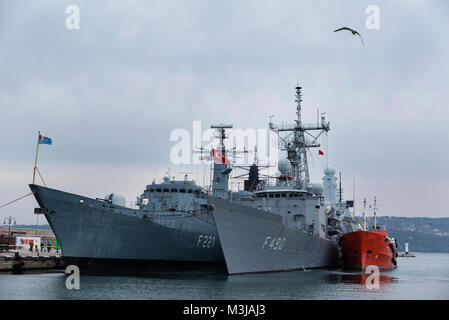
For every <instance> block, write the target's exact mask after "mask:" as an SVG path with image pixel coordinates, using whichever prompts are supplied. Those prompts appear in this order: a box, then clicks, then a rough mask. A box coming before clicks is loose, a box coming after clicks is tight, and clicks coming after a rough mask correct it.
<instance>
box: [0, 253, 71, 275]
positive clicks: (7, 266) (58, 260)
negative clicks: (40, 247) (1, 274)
mask: <svg viewBox="0 0 449 320" xmlns="http://www.w3.org/2000/svg"><path fill="white" fill-rule="evenodd" d="M64 267H65V263H64V257H63V256H62V255H61V254H56V253H55V254H52V253H49V254H42V253H40V254H38V253H29V254H23V255H22V254H21V253H20V252H18V251H16V252H4V253H0V271H21V270H39V269H41V270H42V269H60V268H64Z"/></svg>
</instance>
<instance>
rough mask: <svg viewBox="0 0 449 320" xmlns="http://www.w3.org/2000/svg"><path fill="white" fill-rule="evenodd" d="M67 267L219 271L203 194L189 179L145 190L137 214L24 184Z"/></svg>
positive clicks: (119, 202) (108, 200)
mask: <svg viewBox="0 0 449 320" xmlns="http://www.w3.org/2000/svg"><path fill="white" fill-rule="evenodd" d="M30 188H31V190H32V191H33V193H34V196H35V198H36V200H37V202H38V204H39V206H40V208H36V209H35V213H38V214H44V215H45V217H46V219H47V221H48V223H49V224H50V226H51V228H52V229H53V231H54V233H55V235H56V237H57V239H58V240H59V243H60V245H61V249H62V252H63V254H64V259H65V261H66V262H67V263H68V264H74V265H77V266H78V267H79V268H80V269H81V270H83V271H86V272H89V271H93V272H102V271H104V272H107V271H114V272H115V271H134V270H135V271H165V270H191V269H192V268H193V269H198V268H200V269H203V268H210V267H211V268H213V269H223V270H226V269H225V266H224V258H223V253H222V250H221V245H220V239H219V237H218V234H217V230H216V228H215V224H214V221H213V217H212V215H211V211H210V208H209V204H208V200H207V199H208V195H207V194H206V193H205V192H204V191H203V190H202V188H201V187H200V186H198V185H196V184H195V182H194V181H192V180H187V179H185V180H183V181H175V180H170V177H164V181H163V182H162V183H155V182H153V183H152V184H150V185H147V186H146V188H145V190H144V192H143V193H142V195H141V196H139V197H138V198H137V205H138V209H137V208H136V209H133V208H128V207H125V202H124V201H123V198H122V197H120V196H119V195H117V194H109V195H107V196H106V197H105V198H104V199H103V198H101V199H99V198H97V199H92V198H88V197H84V196H81V195H77V194H71V193H68V192H64V191H60V190H55V189H51V188H47V187H42V186H39V185H36V184H31V185H30Z"/></svg>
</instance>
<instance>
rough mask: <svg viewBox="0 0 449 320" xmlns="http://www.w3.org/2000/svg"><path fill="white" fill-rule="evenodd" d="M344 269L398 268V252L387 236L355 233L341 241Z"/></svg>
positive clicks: (346, 235)
mask: <svg viewBox="0 0 449 320" xmlns="http://www.w3.org/2000/svg"><path fill="white" fill-rule="evenodd" d="M340 247H341V254H342V259H343V267H344V268H346V269H357V270H365V269H366V268H367V267H368V266H372V265H374V266H377V267H379V269H381V270H392V269H394V268H396V266H397V262H396V258H397V252H396V248H395V246H394V244H393V243H392V242H391V241H390V240H389V239H388V238H387V236H386V235H385V234H382V233H377V232H373V231H355V232H349V233H346V234H344V235H343V236H342V237H341V241H340Z"/></svg>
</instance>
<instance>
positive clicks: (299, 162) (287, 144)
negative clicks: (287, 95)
mask: <svg viewBox="0 0 449 320" xmlns="http://www.w3.org/2000/svg"><path fill="white" fill-rule="evenodd" d="M295 89H296V95H295V102H296V116H297V119H296V120H295V123H293V124H290V125H289V124H285V125H284V124H282V125H277V126H276V125H273V123H272V122H271V117H270V123H269V127H270V129H271V130H272V131H273V132H274V133H276V134H277V135H278V137H279V140H280V142H281V150H283V151H287V159H288V160H289V161H290V163H291V165H292V176H293V181H294V183H295V184H296V186H297V187H299V188H301V189H304V188H305V187H306V184H307V183H308V182H309V179H310V178H309V168H308V163H307V151H308V150H309V149H310V148H316V147H319V146H320V144H319V143H318V142H317V141H318V139H319V137H320V136H321V135H322V134H323V132H326V133H327V132H328V131H329V130H330V127H329V122H328V121H326V118H325V116H324V114H322V116H321V123H316V124H303V123H302V115H301V111H302V106H301V102H302V93H301V89H302V88H301V87H299V86H297V87H296V88H295ZM311 131H319V132H318V134H312V133H311ZM306 134H307V137H306Z"/></svg>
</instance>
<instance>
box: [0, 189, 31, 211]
mask: <svg viewBox="0 0 449 320" xmlns="http://www.w3.org/2000/svg"><path fill="white" fill-rule="evenodd" d="M32 194H33V192H30V193H28V194H27V195H24V196H22V197H20V198H18V199H16V200H13V201H11V202H8V203H5V204H3V205H1V206H0V208H3V207H6V206H7V205H9V204H11V203H14V202H16V201H19V200H21V199H23V198H26V197H28V196H29V195H32Z"/></svg>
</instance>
